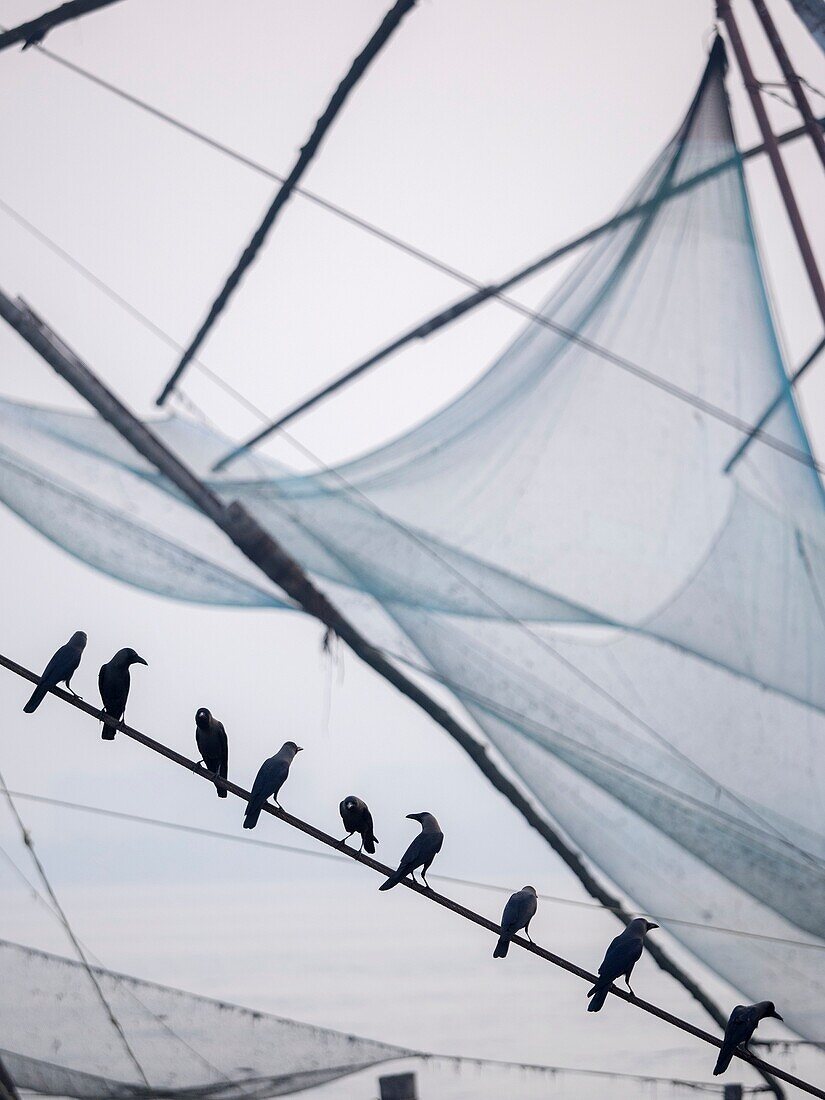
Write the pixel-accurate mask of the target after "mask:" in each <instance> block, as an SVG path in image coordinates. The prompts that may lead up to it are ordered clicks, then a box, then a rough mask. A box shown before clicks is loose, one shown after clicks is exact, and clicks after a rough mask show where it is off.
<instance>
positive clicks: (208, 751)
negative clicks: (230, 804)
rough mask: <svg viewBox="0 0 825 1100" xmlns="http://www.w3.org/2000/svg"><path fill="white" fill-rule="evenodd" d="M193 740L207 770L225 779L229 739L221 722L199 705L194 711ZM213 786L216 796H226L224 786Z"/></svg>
mask: <svg viewBox="0 0 825 1100" xmlns="http://www.w3.org/2000/svg"><path fill="white" fill-rule="evenodd" d="M195 741H196V742H197V745H198V752H199V753H200V754H201V759H202V760H203V762H204V764H205V765H206V767H207V768H208V769H209V771H211V772H212V774H213V775H220V776H221V777H222V778H223V779H226V778H227V776H228V774H229V741H228V740H227V737H226V730H225V729H224V728H223V722H219V721H218V719H217V718H215V717H213V715H212V714H211V712H210V711H208V710H207V709H206V707H201V708H200V710H198V711H197V712H196V713H195ZM215 788H216V790H217V792H218V798H226V787H221V786H219V785H218V784H217V783H216V784H215Z"/></svg>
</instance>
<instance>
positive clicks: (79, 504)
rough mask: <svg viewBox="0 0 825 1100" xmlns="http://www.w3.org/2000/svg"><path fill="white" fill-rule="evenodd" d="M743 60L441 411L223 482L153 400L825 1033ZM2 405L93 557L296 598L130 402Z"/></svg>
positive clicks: (796, 502) (516, 751)
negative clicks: (741, 118)
mask: <svg viewBox="0 0 825 1100" xmlns="http://www.w3.org/2000/svg"><path fill="white" fill-rule="evenodd" d="M724 64H725V62H724V51H723V49H722V47H721V43H717V45H716V46H715V47H714V49H713V51H712V53H711V56H710V59H709V62H708V66H707V70H706V72H705V74H704V77H703V79H702V82H701V84H700V87H699V90H698V92H697V95H696V97H695V99H694V101H693V103H692V105H691V108H690V110H689V112H688V114H687V116H686V119H685V121H684V123H683V124H682V126H681V127H680V129H679V131H678V132H677V134H676V136H675V137H674V139H673V140H672V141H671V142H670V143H669V144H668V146H667V147H666V148H665V150H664V151H663V152H662V154H661V155H660V156H659V157H658V158H657V159H656V161H655V163H654V164H653V165H652V167H651V168H650V169H649V171H648V172H647V173H646V174H645V176H644V177H643V179H642V181H641V183H640V184H639V185H638V187H637V188H636V189H635V190H634V192H633V193H632V194H631V196H630V197H629V199H628V201H627V203H626V206H625V208H624V209H626V210H627V209H630V208H633V207H636V206H639V205H640V204H644V205H643V206H642V212H640V213H639V214H637V215H636V216H633V217H630V218H628V219H627V220H624V221H622V222H621V223H619V224H617V225H616V226H615V227H614V228H613V229H612V230H611V231H610V232H608V233H606V234H604V235H603V236H602V237H601V238H600V239H599V241H598V242H597V243H596V244H594V245H593V246H592V247H591V249H590V251H589V252H588V253H587V254H586V255H585V257H584V258H583V259H582V260H581V262H580V263H579V264H578V266H577V267H576V268H575V269H574V270H573V271H572V273H571V274H570V275H569V276H568V277H567V278H566V279H565V280H564V281H563V283H562V284H561V286H560V287H559V288H558V289H557V290H556V291H555V292H554V293H553V294H552V296H551V297H550V298H549V300H548V301H547V302H546V303H545V304H544V305H543V307H542V309H541V317H542V318H543V319H546V320H547V321H548V322H551V323H552V326H562V328H563V329H565V330H574V331H575V333H578V334H579V337H578V338H577V339H571V338H570V336H569V331H568V332H567V334H565V333H564V332H559V330H558V328H554V327H551V325H549V324H545V323H542V322H540V321H533V322H531V323H530V324H528V325H527V327H526V328H525V329H524V331H523V332H522V333H521V335H519V337H518V338H517V339H516V340H515V341H514V343H513V344H512V345H511V346H510V347H509V348H508V349H507V350H506V351H505V352H504V353H503V354H502V355H501V356H500V357H499V358H498V359H497V360H496V361H495V362H494V363H493V364H492V366H491V367H490V368H489V369H488V370H487V372H486V373H485V374H484V375H483V376H482V377H481V378H480V380H479V381H478V382H477V383H476V384H475V385H474V386H472V387H471V388H470V389H469V390H468V391H467V392H466V393H464V394H463V395H462V396H461V397H459V398H458V399H457V400H455V401H454V402H452V403H451V404H450V405H448V406H447V407H446V408H444V409H443V410H442V411H441V412H439V413H437V414H436V415H434V416H433V417H432V418H431V419H429V420H427V421H426V422H425V423H423V424H421V425H420V426H418V427H417V428H415V429H413V430H412V431H410V432H408V433H407V434H405V435H404V436H402V437H401V438H399V439H397V440H395V441H394V442H392V443H390V444H388V445H386V446H383V447H381V448H379V449H378V450H376V451H374V452H372V453H370V454H368V455H366V456H365V457H362V458H360V459H358V460H356V461H353V462H350V463H348V464H345V465H343V466H340V467H338V468H337V469H334V470H327V471H324V472H323V473H320V474H316V475H298V474H294V473H291V472H290V471H289V470H287V469H285V468H284V467H282V466H279V465H277V464H275V463H272V462H270V461H268V460H265V459H263V458H260V457H245V458H243V459H241V460H239V461H238V462H237V463H235V464H234V465H233V466H231V467H230V468H229V469H228V470H227V471H226V473H224V474H222V475H220V476H214V475H212V474H211V473H210V469H211V465H212V463H213V462H214V461H215V460H217V459H218V458H219V457H221V456H222V455H223V454H224V453H225V452H226V450H227V449H228V446H229V444H228V441H227V440H226V439H224V438H222V437H221V436H220V435H219V434H218V433H216V432H213V431H211V430H209V429H206V428H203V427H201V426H198V425H195V424H193V423H191V422H189V421H188V420H187V419H185V418H180V417H171V418H169V419H166V420H163V421H160V422H159V423H157V424H156V425H153V426H154V427H155V429H156V430H157V431H158V433H159V434H160V435H161V436H162V437H163V438H164V440H165V441H166V442H167V443H168V444H169V445H170V446H171V447H172V448H173V449H174V450H175V451H177V452H178V453H179V454H180V455H181V456H182V457H183V458H184V459H185V460H186V461H187V462H188V463H189V464H190V465H191V466H192V467H193V468H194V469H195V470H196V471H198V472H199V473H200V474H201V475H202V476H204V478H206V479H207V480H209V481H210V484H211V485H212V486H213V488H214V489H215V491H216V492H218V493H219V494H220V495H221V496H222V497H223V498H224V499H226V500H227V501H229V500H234V499H237V500H240V501H241V502H242V503H243V504H244V505H246V507H247V508H249V509H250V510H251V511H252V512H253V513H254V514H255V516H256V517H257V518H258V520H259V521H260V522H261V523H263V524H264V525H265V526H266V527H267V528H268V530H270V531H271V533H272V534H273V536H274V537H275V538H276V539H277V540H278V541H279V542H280V543H282V545H283V546H284V547H285V548H286V549H287V550H288V551H289V552H290V553H291V554H293V555H294V556H295V558H296V559H297V560H298V561H299V562H300V563H301V564H302V565H303V566H304V568H305V569H306V570H307V571H308V572H309V573H310V574H311V575H312V576H313V578H314V579H315V580H317V581H318V582H319V584H320V585H321V586H322V587H323V588H325V589H326V590H328V591H329V592H330V593H331V595H332V596H333V597H334V599H335V600H336V601H337V602H339V604H340V605H341V606H342V608H343V610H345V612H347V613H348V614H349V615H350V616H351V617H353V618H354V619H355V620H356V621H357V622H358V624H359V625H360V626H362V627H363V629H364V630H365V632H366V633H367V634H368V636H370V637H371V638H372V639H373V640H376V641H378V642H380V643H382V644H384V645H385V646H386V647H387V648H388V649H389V650H391V651H400V652H401V654H402V656H404V657H406V658H407V659H410V660H412V661H413V662H416V663H417V664H418V665H419V666H420V667H422V668H424V669H426V670H427V671H428V673H429V674H431V675H433V676H435V677H436V678H437V679H439V680H440V681H441V682H443V683H444V684H446V685H447V686H448V687H449V688H450V689H451V690H452V692H453V693H454V695H455V696H456V698H457V699H458V700H460V702H461V703H462V704H463V706H464V707H465V708H466V710H467V711H469V712H470V714H471V715H472V716H473V718H474V719H475V721H476V722H477V723H478V725H479V726H480V727H481V729H482V730H483V732H484V734H485V735H486V736H487V737H488V738H489V740H490V741H491V742H492V744H494V745H495V747H496V748H497V749H498V750H499V751H500V752H501V754H502V755H503V756H504V757H505V758H506V759H507V761H508V762H509V764H510V765H511V766H512V767H513V768H514V769H515V770H516V771H517V772H518V774H519V775H520V776H521V778H522V779H523V781H524V783H525V784H526V785H527V786H528V787H529V788H530V790H531V791H532V792H533V794H534V795H535V796H536V797H537V798H538V799H539V800H540V802H541V804H542V805H543V807H544V808H545V809H546V811H547V813H548V815H550V816H551V817H552V818H553V819H554V820H555V821H556V822H557V823H559V824H560V825H561V826H562V827H563V829H564V830H565V831H566V833H567V834H568V835H569V836H570V837H571V838H572V840H573V842H574V843H575V844H576V845H578V846H579V847H580V848H581V849H582V850H583V852H584V853H585V854H586V855H587V856H588V857H589V858H590V859H591V860H593V861H594V862H595V863H596V864H598V865H599V866H600V867H602V868H603V869H604V871H605V872H606V873H607V874H608V875H609V876H610V877H611V878H612V879H613V881H614V882H615V883H617V885H618V886H619V887H621V888H622V889H623V890H624V891H625V892H626V893H627V895H628V896H629V897H631V898H632V899H634V901H635V902H636V904H638V905H639V906H641V907H644V909H645V911H647V912H649V913H654V914H657V916H663V917H667V916H668V915H670V916H673V917H678V918H681V919H683V920H687V921H695V922H697V923H698V924H700V925H701V924H703V923H713V924H716V925H724V926H728V927H731V928H740V929H750V930H753V931H756V932H759V933H762V934H763V935H767V936H769V937H770V936H774V937H777V940H776V941H771V940H769V939H761V940H760V939H748V938H744V937H729V936H724V935H721V934H719V933H718V932H711V931H704V930H703V929H702V928H701V927H699V928H696V927H689V926H686V925H683V924H675V923H668V922H667V920H663V921H661V923H663V924H664V925H665V926H666V927H667V928H668V929H669V931H671V932H672V934H673V935H674V936H676V937H677V938H679V939H680V940H681V941H682V942H683V943H684V944H686V945H687V946H688V947H689V948H690V949H691V950H692V951H693V952H695V954H696V955H697V956H698V957H699V958H701V959H702V960H703V961H704V962H705V963H707V964H708V965H710V966H711V967H712V968H713V969H714V970H716V971H717V972H718V973H719V974H720V975H722V976H724V977H725V978H726V979H728V980H729V981H730V982H731V983H732V984H733V985H734V986H735V987H737V988H738V989H740V990H741V991H742V993H743V994H744V995H745V996H747V997H749V998H750V999H752V1000H757V999H762V998H767V997H770V998H771V999H773V1000H774V1001H775V1002H776V1003H777V1005H779V1006H780V1011H782V1014H783V1015H784V1017H785V1019H786V1020H787V1021H788V1023H789V1024H790V1026H791V1027H792V1028H794V1029H795V1030H796V1031H797V1032H798V1033H799V1034H800V1035H802V1036H805V1037H807V1038H811V1039H816V1040H823V1039H825V967H823V958H825V955H823V953H822V952H821V951H819V950H811V949H810V948H808V947H804V946H795V945H794V944H793V943H790V944H788V943H782V942H778V940H780V939H786V940H791V941H802V940H804V941H808V942H809V943H813V944H815V945H818V946H822V945H825V862H824V861H825V836H823V829H822V821H823V819H824V818H823V809H825V807H824V806H823V798H825V754H823V753H822V752H821V749H820V745H821V741H822V738H823V735H825V719H824V718H823V710H825V661H823V660H822V654H823V652H824V651H825V510H824V509H823V491H822V487H821V484H820V481H819V478H818V475H817V473H816V470H815V468H814V466H813V464H812V457H811V451H810V447H809V443H808V440H807V437H806V434H805V431H804V428H803V426H802V423H801V421H800V418H799V416H798V413H797V410H796V407H795V404H794V398H793V395H792V392H791V390H790V389H789V387H788V385H787V381H786V375H785V372H784V369H783V363H782V356H781V353H780V349H779V346H778V341H777V336H776V331H775V328H774V324H773V321H772V316H771V310H770V306H769V302H768V297H767V292H766V287H765V282H764V279H763V275H762V271H761V268H760V262H759V255H758V250H757V246H756V242H755V237H754V229H753V224H752V221H751V215H750V210H749V204H748V198H747V193H746V188H745V180H744V176H743V172H742V168H741V163H740V162H739V160H738V159H737V155H736V146H735V141H734V136H733V130H732V125H731V119H730V114H729V108H728V103H727V99H726V95H725V89H724ZM696 176H699V177H700V179H701V182H699V183H697V184H695V185H692V186H689V187H684V188H681V189H680V185H681V184H683V183H687V181H689V180H692V179H693V178H694V177H696ZM674 188H676V189H677V191H676V194H673V189H674ZM594 344H595V345H599V346H600V347H603V348H608V349H609V350H610V357H609V358H608V359H606V358H605V356H604V355H603V354H600V353H598V352H597V351H596V350H594V346H593V345H594ZM637 365H641V366H642V367H643V368H644V370H646V371H648V372H650V373H652V374H653V375H655V376H656V384H652V383H651V380H650V378H649V377H642V376H640V373H639V371H638V370H636V369H635V366H637ZM777 399H778V400H777ZM774 401H776V408H775V411H774V412H773V413H772V415H771V416H770V417H769V419H768V420H767V422H766V424H765V431H766V432H767V433H769V435H770V437H771V440H769V441H766V440H764V439H760V438H757V439H754V440H753V441H752V442H751V443H750V444H749V445H748V446H747V447H746V448H745V450H744V452H743V453H742V454H741V456H740V457H738V458H737V460H736V461H735V462H734V463H733V465H730V460H731V459H732V458H733V457H734V456H735V455H736V453H737V451H738V449H739V448H740V446H741V444H742V442H743V438H744V436H743V431H742V430H741V427H737V426H736V425H735V424H734V423H732V422H731V418H738V421H739V422H741V423H744V424H748V423H754V422H756V421H757V420H758V419H759V418H760V416H761V415H762V413H763V412H764V410H766V409H767V408H768V407H769V406H770V405H771V404H772V402H774ZM719 409H721V410H724V412H725V415H724V416H722V417H720V416H719V415H716V413H718V410H719ZM714 410H715V411H716V412H715V411H714ZM0 424H2V444H1V445H0V498H2V500H4V501H5V503H6V504H7V505H8V506H9V507H10V508H12V509H13V510H14V511H15V512H17V513H18V515H20V516H22V517H23V518H24V519H25V520H26V521H27V522H28V523H30V524H31V525H32V526H33V527H35V528H37V529H38V530H39V531H42V532H43V533H44V534H45V535H47V536H48V537H49V538H51V539H52V540H53V541H55V542H57V543H58V544H59V545H60V546H62V547H64V548H65V549H66V550H68V551H69V552H71V553H73V554H75V555H76V556H77V557H79V558H81V559H83V560H84V561H87V562H89V563H91V564H92V565H94V566H95V567H97V568H98V569H101V570H103V571H105V572H107V573H109V574H111V575H113V576H116V577H119V578H121V579H122V580H125V581H128V582H130V583H132V584H136V585H139V586H141V587H143V588H145V589H149V590H150V591H154V592H159V593H161V594H162V595H168V596H176V597H178V598H181V599H187V600H194V601H201V602H207V603H215V604H230V605H235V606H249V607H253V606H258V607H264V606H272V607H274V606H282V607H283V606H287V604H288V601H285V600H281V599H280V598H279V596H278V595H277V594H276V593H274V592H273V591H271V590H270V588H269V587H268V585H267V583H266V581H265V580H264V579H263V578H262V576H261V575H260V574H258V573H257V572H256V571H255V570H254V569H253V568H252V567H251V566H249V564H248V563H247V562H246V561H245V560H244V559H243V558H242V557H241V556H240V554H239V553H238V552H237V551H235V550H234V548H233V547H231V546H230V545H229V544H228V543H227V542H226V540H225V539H224V538H223V537H222V536H220V535H219V534H218V533H216V531H215V530H214V529H213V528H212V527H211V526H210V525H209V524H208V523H207V521H206V520H204V519H203V518H202V517H201V516H199V515H198V514H197V513H196V512H195V511H194V509H192V508H191V507H189V505H188V504H187V503H186V502H185V501H183V500H182V499H181V498H180V496H179V495H178V494H177V492H176V491H175V490H174V489H173V488H172V487H171V486H169V485H168V484H167V483H166V482H165V481H164V479H162V478H160V477H158V476H157V474H156V473H155V472H154V471H153V470H152V469H151V468H150V467H149V466H148V465H147V464H145V463H143V462H142V461H141V460H140V459H139V458H137V457H136V456H135V454H134V452H132V451H131V449H130V448H129V447H128V445H127V444H125V443H124V442H123V441H122V440H120V439H119V437H118V436H117V435H116V433H115V432H114V431H113V430H111V429H110V428H109V427H107V426H106V425H105V424H103V423H101V422H98V421H96V420H94V419H91V418H88V417H85V416H77V415H69V414H66V413H61V412H53V411H47V410H43V409H37V408H32V407H28V406H23V405H19V404H13V403H11V402H2V404H0Z"/></svg>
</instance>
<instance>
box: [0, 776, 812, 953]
mask: <svg viewBox="0 0 825 1100" xmlns="http://www.w3.org/2000/svg"><path fill="white" fill-rule="evenodd" d="M11 794H12V795H13V796H14V797H15V798H18V799H20V798H22V799H24V800H26V801H28V802H36V803H40V804H42V805H44V806H56V807H59V808H60V809H64V810H77V811H80V812H82V813H89V814H98V815H100V816H102V817H108V818H114V819H115V820H118V821H128V822H133V823H135V824H138V825H152V826H157V827H159V828H163V829H171V830H173V831H177V832H183V833H189V834H191V835H193V836H203V837H207V838H209V839H213V840H228V841H231V842H232V843H235V844H251V845H253V846H256V847H258V848H271V849H272V850H274V851H278V852H286V853H287V854H289V855H300V856H309V857H311V858H313V859H327V860H334V861H336V862H338V863H343V862H345V857H344V856H342V855H338V854H336V853H334V852H318V851H314V850H313V849H311V848H300V847H298V846H296V845H293V844H279V843H277V842H276V841H272V840H260V839H258V838H257V837H252V836H237V835H236V834H235V833H223V832H219V831H218V830H216V829H205V828H203V827H202V826H199V825H187V824H185V823H184V822H180V821H167V820H164V819H162V818H157V817H145V816H143V815H141V814H132V813H125V812H124V811H122V810H111V809H108V808H107V807H105V806H92V805H89V804H88V803H83V802H67V801H66V800H65V799H61V798H50V797H48V796H47V795H41V794H31V793H30V792H28V791H12V792H11ZM429 877H430V878H432V879H438V880H439V881H440V882H450V883H453V884H454V885H456V886H470V887H472V888H474V889H478V890H492V891H494V892H495V893H499V894H509V893H511V890H512V888H511V887H510V886H501V885H499V884H498V883H494V882H481V881H479V880H478V879H468V878H458V877H456V876H455V875H439V874H436V873H434V872H433V873H432V874H430V876H429ZM538 897H539V899H540V900H541V901H548V902H552V903H554V904H558V905H572V906H574V907H575V908H578V909H598V910H607V911H608V912H620V911H623V910H619V909H618V907H615V906H609V905H602V904H601V903H600V902H597V901H582V900H580V899H577V898H565V897H559V896H558V895H556V894H539V895H538ZM647 916H649V917H652V918H653V919H654V920H657V921H662V922H666V923H668V924H678V925H684V926H685V927H687V928H700V929H702V931H704V932H718V933H721V934H723V935H728V936H739V937H742V938H744V939H752V940H765V941H767V942H769V943H781V944H784V945H786V946H789V947H804V948H810V949H812V950H815V951H825V944H823V943H814V942H813V941H812V940H795V939H790V938H788V937H786V936H771V935H768V934H767V933H763V932H750V931H747V930H745V929H742V928H728V927H726V926H724V925H719V924H703V923H700V922H699V921H691V920H685V919H683V918H681V917H670V916H664V915H663V914H661V913H647Z"/></svg>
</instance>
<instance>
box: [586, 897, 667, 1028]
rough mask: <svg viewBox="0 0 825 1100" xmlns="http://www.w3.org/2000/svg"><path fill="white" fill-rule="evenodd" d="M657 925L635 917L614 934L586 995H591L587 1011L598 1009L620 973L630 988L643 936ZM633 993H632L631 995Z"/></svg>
mask: <svg viewBox="0 0 825 1100" xmlns="http://www.w3.org/2000/svg"><path fill="white" fill-rule="evenodd" d="M658 927H659V925H658V924H653V923H652V922H651V921H649V920H645V918H644V917H636V919H635V920H632V921H631V922H630V924H628V926H627V928H625V930H624V932H621V933H620V934H619V935H618V936H616V938H615V939H614V940H613V941H612V943H611V944H610V947H608V949H607V951H606V952H605V956H604V961H603V962H602V965H601V966H600V967H599V980H598V981H597V982H596V984H595V985H594V986H593V988H592V989H591V990H590V992H589V993H588V994H587V996H588V997H592V1000H591V1002H590V1004H589V1005H588V1006H587V1011H588V1012H598V1011H599V1009H600V1008H601V1007H602V1005H603V1004H604V1002H605V1001H606V1000H607V992H608V990H609V989H610V986H611V984H612V983H613V982H615V981H616V979H617V978H621V976H622V975H624V980H625V985H626V986H627V988H628V989H630V975H631V974H632V973H633V967H634V966H635V965H636V963H637V962H638V961H639V959H640V958H641V957H642V951H643V950H644V946H645V936H646V935H647V933H648V932H649V931H650V930H651V928H658ZM630 992H631V993H633V990H632V989H630ZM635 995H636V994H635V993H634V994H633V996H634V997H635Z"/></svg>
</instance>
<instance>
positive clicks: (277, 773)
mask: <svg viewBox="0 0 825 1100" xmlns="http://www.w3.org/2000/svg"><path fill="white" fill-rule="evenodd" d="M302 751H303V750H302V749H301V746H300V745H296V744H295V742H294V741H285V742H284V744H283V745H282V746H281V748H280V750H279V751H278V752H276V753H275V755H274V756H270V758H269V759H268V760H264V762H263V764H261V767H260V769H259V771H258V774H257V775H256V776H255V782H254V783H253V784H252V794H251V795H250V796H249V802H247V804H246V816H245V817H244V819H243V827H244V828H245V829H254V828H255V826H256V825H257V824H258V818H259V817H260V816H261V809H262V807H263V804H264V802H266V800H267V799H268V798H269V797H270V795H271V796H272V800H273V801H274V803H275V805H276V806H277V807H278V809H279V810H280V809H281V804H280V802H279V801H278V791H280V789H281V787H283V785H284V783H285V782H286V777H287V776H288V775H289V765H290V764H291V763H292V761H293V760H294V759H295V755H296V753H299V752H302Z"/></svg>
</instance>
